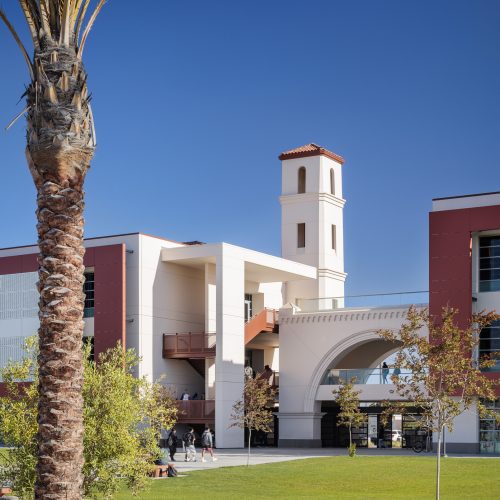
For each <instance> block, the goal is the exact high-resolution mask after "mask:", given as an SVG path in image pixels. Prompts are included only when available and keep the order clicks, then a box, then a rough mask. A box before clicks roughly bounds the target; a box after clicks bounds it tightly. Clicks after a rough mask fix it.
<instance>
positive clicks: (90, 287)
mask: <svg viewBox="0 0 500 500" xmlns="http://www.w3.org/2000/svg"><path fill="white" fill-rule="evenodd" d="M83 293H84V294H85V306H84V309H83V317H84V318H93V317H94V273H93V272H88V273H85V283H84V285H83Z"/></svg>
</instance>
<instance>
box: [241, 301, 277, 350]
mask: <svg viewBox="0 0 500 500" xmlns="http://www.w3.org/2000/svg"><path fill="white" fill-rule="evenodd" d="M277 324H278V311H277V310H276V309H269V308H265V309H263V310H262V311H261V312H260V313H258V314H256V315H255V316H253V317H252V318H250V319H249V320H248V321H247V322H246V324H245V344H248V343H249V342H250V341H251V340H253V339H254V338H255V337H256V336H257V335H258V334H259V333H261V332H273V331H275V329H276V327H277Z"/></svg>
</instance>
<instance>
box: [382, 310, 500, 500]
mask: <svg viewBox="0 0 500 500" xmlns="http://www.w3.org/2000/svg"><path fill="white" fill-rule="evenodd" d="M457 312H458V311H457V310H456V309H451V308H447V309H444V310H443V313H442V316H441V317H440V318H433V317H431V316H430V315H429V313H428V311H427V310H426V309H424V310H417V309H416V308H415V307H410V309H409V310H408V313H407V322H406V323H405V324H403V325H402V327H401V329H400V330H399V332H394V331H391V330H381V331H379V334H380V336H381V337H382V338H383V339H385V340H388V341H391V342H395V341H399V342H401V348H400V350H399V351H398V352H397V353H396V358H395V362H394V366H395V367H396V368H399V369H400V370H401V372H402V373H410V374H411V375H399V376H396V375H392V377H391V379H392V383H393V384H394V385H395V391H396V393H397V394H398V395H399V396H400V397H401V399H403V400H405V401H409V402H411V404H412V406H414V407H417V408H419V409H420V411H421V418H422V423H423V425H425V427H426V428H427V429H428V430H429V431H433V432H435V433H436V434H437V463H436V498H437V499H439V494H440V472H441V441H442V435H443V430H444V428H445V427H446V428H447V429H448V430H449V431H450V432H451V431H452V430H453V422H454V419H455V418H456V417H457V416H458V415H460V414H461V413H463V412H464V411H466V410H468V409H470V408H472V407H474V406H476V407H477V409H478V411H479V413H480V414H481V415H484V414H487V413H489V412H488V411H487V409H486V407H485V406H484V405H483V404H482V401H481V400H494V399H495V385H496V384H497V382H495V381H493V380H491V379H488V378H487V377H485V376H484V374H483V373H482V371H481V370H482V369H484V368H488V367H491V366H493V365H494V364H495V360H494V359H490V358H481V359H478V358H477V356H476V353H477V351H478V346H479V335H480V333H481V330H482V329H483V328H484V327H486V326H488V325H489V324H490V323H492V322H493V321H495V320H497V319H499V318H500V316H498V315H497V314H494V313H492V312H489V313H485V312H484V311H482V312H480V313H477V314H473V315H472V317H471V321H470V324H469V326H468V327H467V328H464V329H463V328H460V327H458V326H457V324H456V323H455V316H456V314H457ZM427 333H428V335H427ZM406 408H407V404H406V405H405V404H399V405H394V404H392V410H391V411H394V412H396V411H397V412H404V411H405V409H406Z"/></svg>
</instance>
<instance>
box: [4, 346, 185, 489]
mask: <svg viewBox="0 0 500 500" xmlns="http://www.w3.org/2000/svg"><path fill="white" fill-rule="evenodd" d="M26 348H27V356H26V358H25V359H24V360H23V361H21V362H15V363H10V364H9V365H8V366H7V367H6V368H4V369H2V370H1V371H0V375H1V376H2V379H3V381H4V382H6V384H7V395H6V396H4V397H1V398H0V435H1V436H2V439H3V440H4V442H5V443H6V444H7V445H8V446H12V448H11V449H10V450H8V452H7V454H6V456H4V457H2V459H1V460H0V482H9V483H11V484H12V485H13V488H14V490H15V491H16V492H17V493H18V494H19V495H20V496H21V497H22V498H25V499H31V498H33V496H34V491H35V467H36V452H37V447H36V439H35V437H36V433H37V414H38V400H39V394H38V385H37V380H38V370H37V364H36V353H37V349H36V339H34V338H31V339H29V340H28V342H27V346H26ZM89 353H90V351H89V349H87V350H86V352H85V355H86V356H87V357H86V361H85V362H84V365H85V366H84V377H85V378H84V387H83V399H84V420H85V433H84V445H85V446H84V455H85V463H84V467H83V475H84V481H83V493H84V495H85V497H86V498H87V497H88V498H102V497H105V498H110V497H111V496H112V495H113V493H114V492H115V491H116V490H117V488H118V486H119V482H120V481H122V480H125V481H126V483H127V485H128V487H129V488H130V489H131V490H132V492H133V493H134V492H137V491H138V490H140V489H143V488H144V487H145V485H146V482H147V477H148V474H149V473H150V472H151V471H152V469H153V467H154V466H153V463H154V460H155V459H157V458H159V457H160V449H159V447H158V442H159V438H160V430H161V429H162V428H170V427H172V426H173V424H174V423H175V419H176V414H177V407H176V402H175V400H174V398H173V397H172V396H171V395H170V393H169V392H168V391H167V390H166V389H165V388H164V387H163V386H160V385H158V384H150V383H148V382H147V381H146V380H145V379H138V378H136V377H134V376H133V374H132V370H133V369H134V367H135V366H136V365H137V363H138V358H137V356H136V355H135V354H134V352H133V351H132V350H127V351H124V350H123V348H122V347H121V346H120V345H118V346H117V347H115V348H114V349H110V350H108V351H107V352H106V353H104V354H102V355H101V356H100V359H99V363H95V362H94V361H92V360H91V359H89V357H88V355H89ZM28 380H30V381H32V382H31V383H19V381H28ZM2 462H3V463H2Z"/></svg>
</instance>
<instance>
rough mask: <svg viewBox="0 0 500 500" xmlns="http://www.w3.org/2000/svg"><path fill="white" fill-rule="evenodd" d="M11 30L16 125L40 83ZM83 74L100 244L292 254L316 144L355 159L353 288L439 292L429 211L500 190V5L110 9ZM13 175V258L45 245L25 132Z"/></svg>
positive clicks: (6, 225)
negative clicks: (283, 249)
mask: <svg viewBox="0 0 500 500" xmlns="http://www.w3.org/2000/svg"><path fill="white" fill-rule="evenodd" d="M3 4H4V7H5V8H6V10H7V12H8V13H9V14H10V15H11V17H12V19H13V21H14V22H15V24H16V25H17V26H18V27H22V29H21V31H22V32H23V35H25V34H26V30H25V28H24V25H23V24H22V20H21V16H20V15H19V8H18V6H17V2H14V1H8V2H3ZM0 28H1V29H0V47H1V52H0V64H1V66H0V68H1V70H0V71H1V72H0V74H1V79H0V119H1V120H0V125H1V126H2V127H3V126H4V125H6V124H7V123H8V122H9V121H10V118H12V117H13V116H14V115H15V114H17V112H19V111H20V110H21V109H22V108H21V104H19V105H17V106H16V102H17V101H18V99H19V97H20V95H21V94H22V93H23V90H24V84H25V83H27V78H28V77H27V72H26V70H25V68H24V66H23V65H24V63H23V61H22V58H21V56H20V53H19V52H18V50H17V48H16V47H15V45H14V43H13V42H12V41H11V39H10V35H9V34H8V33H7V31H6V30H5V29H4V28H3V26H2V27H0ZM85 61H86V65H87V70H88V72H89V75H90V78H89V83H90V88H91V91H92V93H93V96H94V100H93V106H94V114H95V118H96V127H97V138H98V143H99V145H98V151H97V154H96V157H95V160H94V162H93V166H92V169H91V171H90V173H89V175H88V178H87V184H86V191H87V212H86V221H87V226H86V235H87V236H98V235H105V234H114V233H121V232H132V231H143V232H147V233H151V234H155V235H159V236H164V237H167V238H171V239H175V240H180V241H186V240H193V239H198V240H202V241H206V242H213V241H227V242H231V243H234V244H238V245H242V246H246V247H250V248H254V249H257V250H261V251H264V252H269V253H273V254H278V255H279V253H280V206H279V202H278V196H279V194H280V174H281V172H280V162H279V160H278V158H277V156H278V155H279V153H280V152H281V151H283V150H286V149H290V148H293V147H296V146H299V145H302V144H305V143H308V142H316V143H318V144H320V145H322V146H324V147H326V148H328V149H331V150H332V151H334V152H336V153H338V154H340V155H342V156H344V158H345V159H346V163H345V166H344V193H345V197H346V199H347V205H346V208H345V253H346V259H345V261H346V262H345V264H346V271H347V272H348V273H349V277H348V281H347V292H348V293H350V294H356V293H369V292H390V291H403V290H426V289H427V287H428V277H427V276H428V275H427V273H428V271H427V266H428V249H427V244H428V235H427V231H428V224H427V220H428V211H429V210H430V207H431V199H432V198H435V197H442V196H451V195H459V194H465V193H475V192H485V191H496V190H500V168H499V158H500V140H499V139H500V2H498V1H497V0H474V1H473V0H469V1H460V0H450V1H444V0H441V1H439V0H437V1H436V0H433V1H427V0H426V1H424V0H418V1H416V0H415V1H409V0H407V1H401V0H392V1H382V0H380V1H376V0H365V1H361V0H353V1H349V2H346V1H333V0H330V1H328V0H325V1H320V0H308V1H305V0H303V1H295V0H273V1H270V0H267V1H262V0H252V1H243V0H241V1H237V2H236V1H230V0H223V1H222V0H219V1H218V0H213V1H210V2H209V1H204V0H192V1H189V2H187V1H184V0H175V1H174V0H169V1H164V0H148V1H147V2H137V1H136V0H109V2H108V4H107V5H106V7H105V9H104V10H103V12H102V14H101V16H100V17H99V19H98V22H97V24H96V26H95V28H94V30H93V32H92V36H91V37H90V39H89V43H88V44H87V48H86V54H85ZM0 167H1V174H2V177H1V179H2V181H1V183H0V209H1V212H2V217H1V218H0V247H6V246H14V245H21V244H27V243H32V242H34V241H36V233H35V216H34V209H35V191H34V188H33V186H32V181H31V178H30V176H29V173H28V169H27V167H26V162H25V159H24V123H23V121H22V120H21V121H20V122H18V124H17V125H16V126H15V127H14V128H13V129H11V130H10V131H9V132H8V133H5V132H4V131H3V130H2V131H0Z"/></svg>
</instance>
